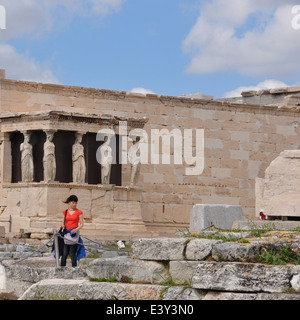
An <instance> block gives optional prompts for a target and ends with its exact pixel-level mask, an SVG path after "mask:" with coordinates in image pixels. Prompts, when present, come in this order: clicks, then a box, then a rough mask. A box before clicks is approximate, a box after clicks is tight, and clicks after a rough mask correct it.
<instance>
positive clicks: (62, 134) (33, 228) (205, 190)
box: [0, 71, 300, 239]
mask: <svg viewBox="0 0 300 320" xmlns="http://www.w3.org/2000/svg"><path fill="white" fill-rule="evenodd" d="M299 106H300V87H291V88H280V89H276V90H263V91H259V92H246V93H243V95H242V97H239V98H235V99H222V100H215V99H213V97H211V96H205V95H201V94H198V95H188V96H181V97H169V96H161V95H155V94H146V95H144V94H137V93H132V92H123V91H111V90H103V89H93V88H82V87H71V86H65V85H54V84H42V83H35V82H27V81H15V80H9V79H5V72H3V71H2V72H0V143H1V147H0V226H2V227H4V228H5V232H6V234H11V235H23V236H24V235H25V236H28V237H31V238H43V237H48V236H49V234H51V233H52V231H53V229H54V228H56V229H57V228H59V226H60V222H61V217H62V211H63V210H64V209H65V204H63V202H62V201H63V200H65V199H66V198H67V197H68V196H69V195H70V194H76V195H77V196H78V197H79V204H78V206H79V208H80V209H81V210H82V211H83V212H84V217H85V226H84V229H83V230H82V233H84V234H86V235H89V236H95V237H99V238H102V239H128V238H130V239H131V238H135V237H140V236H156V237H157V236H173V235H174V233H175V232H176V231H178V230H181V231H185V230H188V228H189V220H190V212H191V210H192V208H193V206H194V205H195V204H224V205H235V206H241V207H242V210H243V214H244V216H245V217H246V218H253V219H255V218H257V216H258V212H257V210H259V208H257V207H256V195H255V181H256V180H257V179H265V177H266V176H265V172H266V169H267V168H268V167H269V166H270V164H271V163H272V161H273V160H274V159H276V158H277V157H278V156H279V155H280V153H281V152H283V151H284V150H299V149H300V126H299V124H300V109H299ZM103 130H104V131H103ZM105 130H106V131H105ZM139 130H140V131H139ZM99 132H102V133H103V132H107V135H106V136H107V137H106V138H105V137H104V135H103V136H101V137H99V135H98V134H99ZM139 132H141V135H140V134H139ZM198 133H199V134H198ZM142 135H144V136H145V139H144V140H145V141H146V142H147V144H144V145H146V146H147V148H148V149H147V152H146V154H147V156H148V162H147V161H143V162H142V163H139V162H136V164H135V165H132V164H131V163H130V162H129V160H128V159H129V158H130V157H131V159H134V157H132V155H130V154H131V153H130V149H131V148H132V149H131V150H134V149H135V148H137V147H140V146H141V145H140V142H139V139H140V138H141V137H142ZM112 137H113V138H112ZM188 138H190V141H191V142H190V144H188V143H187V141H188ZM113 143H114V145H115V148H113V149H114V150H115V152H112V150H111V149H110V148H111V144H113ZM199 146H200V147H201V148H200V149H201V150H200V151H201V152H198V149H199V148H198V147H199ZM144 150H145V149H144ZM102 153H103V154H105V155H106V156H105V157H106V161H104V160H103V159H104V156H101V154H102ZM134 154H135V156H136V158H139V157H138V156H137V152H136V151H134ZM140 156H144V153H143V154H140ZM146 158H147V157H146ZM102 160H103V161H102ZM144 160H145V159H144ZM146 160H147V159H146ZM133 162H134V161H133ZM22 164H23V167H24V168H23V170H22ZM197 166H198V167H197ZM199 168H200V169H199ZM196 169H197V170H196ZM133 172H134V174H132V173H133ZM107 177H109V179H108V178H107ZM137 177H138V179H137ZM295 196H296V195H295ZM283 215H284V213H283Z"/></svg>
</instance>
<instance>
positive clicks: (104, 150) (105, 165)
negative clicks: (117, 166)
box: [100, 135, 113, 185]
mask: <svg viewBox="0 0 300 320" xmlns="http://www.w3.org/2000/svg"><path fill="white" fill-rule="evenodd" d="M110 140H111V136H110V135H107V136H105V137H104V143H103V144H102V145H101V147H100V157H101V158H100V164H101V183H102V184H103V185H107V184H109V182H110V173H111V164H112V160H113V157H112V148H111V146H110Z"/></svg>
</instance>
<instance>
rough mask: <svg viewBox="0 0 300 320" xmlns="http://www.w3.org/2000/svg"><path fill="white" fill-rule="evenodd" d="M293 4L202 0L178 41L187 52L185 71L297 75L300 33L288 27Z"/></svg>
mask: <svg viewBox="0 0 300 320" xmlns="http://www.w3.org/2000/svg"><path fill="white" fill-rule="evenodd" d="M294 4H295V2H294V0H285V1H284V2H283V1H279V0H273V1H259V0H243V1H240V0H233V1H225V0H214V1H211V2H207V3H206V4H205V5H204V6H203V7H202V9H201V13H200V16H199V18H198V20H197V23H196V24H195V26H194V27H193V28H192V29H191V31H190V33H189V34H188V36H187V37H186V39H185V40H184V41H183V44H182V45H183V49H184V50H185V52H186V53H190V54H191V55H192V60H191V62H190V64H189V66H188V67H187V72H190V73H200V74H203V73H213V72H218V71H225V70H233V71H237V72H239V73H242V74H245V75H250V76H263V77H279V76H292V75H295V74H296V75H297V74H298V73H299V71H300V60H299V54H298V53H299V51H300V41H299V36H300V33H299V32H297V31H295V30H294V29H293V28H292V25H291V21H292V18H293V15H292V7H293V6H294Z"/></svg>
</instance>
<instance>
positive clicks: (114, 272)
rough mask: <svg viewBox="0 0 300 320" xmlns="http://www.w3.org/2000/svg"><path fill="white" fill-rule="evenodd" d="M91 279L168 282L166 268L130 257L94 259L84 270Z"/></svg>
mask: <svg viewBox="0 0 300 320" xmlns="http://www.w3.org/2000/svg"><path fill="white" fill-rule="evenodd" d="M86 272H87V275H88V276H89V277H91V278H105V279H108V278H111V277H113V276H115V277H116V278H117V280H118V281H122V280H123V279H124V278H125V279H130V280H131V281H132V282H142V283H156V284H159V283H161V282H163V281H165V280H168V279H169V277H170V275H169V272H168V268H167V267H166V266H165V265H164V264H163V263H159V262H156V261H142V260H136V259H132V258H130V257H123V256H121V257H115V258H100V259H96V260H95V261H93V262H92V263H90V264H89V266H88V267H87V269H86Z"/></svg>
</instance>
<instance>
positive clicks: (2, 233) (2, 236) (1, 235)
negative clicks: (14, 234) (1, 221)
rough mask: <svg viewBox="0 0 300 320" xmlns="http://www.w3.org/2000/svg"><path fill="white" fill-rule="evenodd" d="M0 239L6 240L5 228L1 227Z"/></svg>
mask: <svg viewBox="0 0 300 320" xmlns="http://www.w3.org/2000/svg"><path fill="white" fill-rule="evenodd" d="M0 238H5V227H3V226H0Z"/></svg>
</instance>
